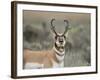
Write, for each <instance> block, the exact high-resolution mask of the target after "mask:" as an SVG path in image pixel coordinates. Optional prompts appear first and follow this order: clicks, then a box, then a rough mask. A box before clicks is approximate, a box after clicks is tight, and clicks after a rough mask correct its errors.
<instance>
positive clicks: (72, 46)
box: [23, 10, 91, 67]
mask: <svg viewBox="0 0 100 80" xmlns="http://www.w3.org/2000/svg"><path fill="white" fill-rule="evenodd" d="M52 18H55V19H56V21H55V22H54V25H55V30H56V32H58V33H63V32H64V30H65V23H64V20H68V21H69V27H70V30H69V31H68V35H66V36H67V41H66V46H65V49H66V55H65V60H64V66H65V67H79V66H90V65H91V50H90V49H91V27H90V26H91V25H90V24H91V22H90V20H91V19H90V18H91V17H90V14H89V13H71V12H66V13H65V12H49V11H47V12H46V11H31V10H24V11H23V48H29V49H32V50H34V51H42V50H50V49H52V48H53V44H54V35H53V33H52V31H51V25H50V21H51V19H52Z"/></svg>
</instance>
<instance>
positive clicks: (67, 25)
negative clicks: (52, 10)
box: [63, 20, 69, 34]
mask: <svg viewBox="0 0 100 80" xmlns="http://www.w3.org/2000/svg"><path fill="white" fill-rule="evenodd" d="M64 22H65V24H66V26H65V31H64V33H63V34H66V32H67V31H68V30H69V21H68V20H64Z"/></svg>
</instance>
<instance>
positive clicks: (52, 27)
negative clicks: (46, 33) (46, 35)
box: [51, 19, 57, 35]
mask: <svg viewBox="0 0 100 80" xmlns="http://www.w3.org/2000/svg"><path fill="white" fill-rule="evenodd" d="M54 21H55V19H52V20H51V30H52V31H53V32H54V33H55V35H57V33H56V31H55V26H54V25H53V22H54Z"/></svg>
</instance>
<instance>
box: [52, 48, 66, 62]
mask: <svg viewBox="0 0 100 80" xmlns="http://www.w3.org/2000/svg"><path fill="white" fill-rule="evenodd" d="M53 50H54V53H55V56H56V59H57V61H58V62H60V63H61V62H64V56H65V50H64V51H63V52H60V51H58V50H57V49H56V48H55V47H53Z"/></svg>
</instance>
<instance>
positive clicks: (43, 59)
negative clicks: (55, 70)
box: [24, 49, 57, 68]
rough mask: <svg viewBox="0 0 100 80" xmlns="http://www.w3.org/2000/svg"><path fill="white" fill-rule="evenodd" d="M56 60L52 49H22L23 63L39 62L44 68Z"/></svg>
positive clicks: (50, 65)
mask: <svg viewBox="0 0 100 80" xmlns="http://www.w3.org/2000/svg"><path fill="white" fill-rule="evenodd" d="M52 61H56V62H57V58H56V56H55V52H54V51H53V50H48V51H42V52H41V51H32V50H29V49H24V64H26V63H39V64H43V65H44V68H50V67H52V66H53V62H52Z"/></svg>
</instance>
